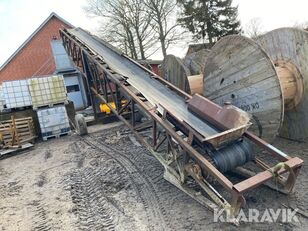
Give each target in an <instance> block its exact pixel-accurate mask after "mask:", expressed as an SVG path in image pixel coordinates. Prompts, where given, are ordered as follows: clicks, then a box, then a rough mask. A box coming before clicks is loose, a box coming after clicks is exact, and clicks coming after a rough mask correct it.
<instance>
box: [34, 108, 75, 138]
mask: <svg viewBox="0 0 308 231" xmlns="http://www.w3.org/2000/svg"><path fill="white" fill-rule="evenodd" d="M37 116H38V120H39V124H40V128H41V133H42V138H43V140H47V139H48V138H49V137H59V136H60V135H63V134H67V133H69V131H70V124H69V119H68V116H67V113H66V109H65V106H64V105H59V106H55V107H52V108H44V109H38V110H37Z"/></svg>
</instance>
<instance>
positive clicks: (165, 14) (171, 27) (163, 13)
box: [144, 0, 181, 57]
mask: <svg viewBox="0 0 308 231" xmlns="http://www.w3.org/2000/svg"><path fill="white" fill-rule="evenodd" d="M144 2H145V5H146V6H147V10H148V14H149V15H151V16H152V17H153V21H152V22H151V25H152V28H153V30H154V31H155V32H156V33H157V34H158V39H159V42H160V44H161V50H162V53H163V56H164V57H165V56H166V55H167V49H168V47H169V46H170V45H171V44H173V43H175V42H176V41H178V40H180V39H181V36H180V35H181V31H179V30H178V26H179V24H178V23H177V20H176V19H175V14H176V11H177V8H176V7H177V2H176V0H144Z"/></svg>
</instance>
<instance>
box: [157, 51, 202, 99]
mask: <svg viewBox="0 0 308 231" xmlns="http://www.w3.org/2000/svg"><path fill="white" fill-rule="evenodd" d="M207 53H208V50H200V51H197V52H194V53H191V54H189V55H187V56H186V57H185V58H184V60H183V61H182V60H181V59H180V58H178V57H176V56H174V55H167V56H166V57H165V59H164V61H163V63H162V71H161V73H162V77H163V78H164V79H166V80H167V81H169V82H170V83H172V84H173V85H175V86H177V87H178V88H180V89H181V90H183V91H185V92H187V93H188V94H191V95H193V94H195V93H199V94H202V93H203V75H202V70H203V64H204V62H205V58H206V55H205V54H207Z"/></svg>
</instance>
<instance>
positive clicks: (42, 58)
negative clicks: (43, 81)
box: [0, 13, 73, 83]
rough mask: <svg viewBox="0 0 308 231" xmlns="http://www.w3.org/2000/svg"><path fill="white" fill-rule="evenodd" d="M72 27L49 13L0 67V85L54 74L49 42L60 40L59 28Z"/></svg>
mask: <svg viewBox="0 0 308 231" xmlns="http://www.w3.org/2000/svg"><path fill="white" fill-rule="evenodd" d="M72 27H73V26H72V25H71V24H70V23H68V22H67V21H65V20H64V19H62V18H61V17H60V16H58V15H57V14H55V13H51V14H50V16H49V17H48V18H47V19H46V20H45V21H44V22H43V23H42V24H41V25H40V26H39V27H38V28H37V29H36V30H35V31H34V32H33V33H32V34H31V35H30V37H29V38H28V39H27V40H26V41H25V42H24V43H23V44H22V45H21V46H20V47H19V48H18V49H17V50H16V51H15V52H14V53H13V54H12V55H11V57H10V58H9V59H8V60H7V61H6V62H5V63H4V64H3V65H2V66H1V67H0V83H1V82H3V81H11V80H19V79H26V78H30V77H32V76H42V75H49V74H52V73H54V71H55V63H54V58H53V54H52V50H51V46H50V42H51V40H53V39H59V38H60V35H59V29H60V28H72Z"/></svg>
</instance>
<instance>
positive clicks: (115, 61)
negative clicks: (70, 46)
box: [68, 28, 219, 137]
mask: <svg viewBox="0 0 308 231" xmlns="http://www.w3.org/2000/svg"><path fill="white" fill-rule="evenodd" d="M68 31H69V32H70V33H71V34H73V35H74V36H76V37H77V38H78V39H79V40H80V41H82V42H83V43H84V44H86V45H87V46H88V47H89V48H90V49H91V50H92V51H94V52H95V53H96V54H98V55H100V56H101V57H102V58H103V59H104V62H105V63H106V64H108V66H109V67H110V68H111V69H112V70H114V71H116V72H117V73H119V74H121V75H123V76H125V77H127V82H128V83H129V84H130V85H132V86H133V87H134V88H136V89H137V90H138V91H139V92H141V93H142V94H143V96H144V97H145V98H146V99H147V100H148V101H149V102H150V103H151V104H153V106H154V105H156V106H158V110H159V111H160V110H161V109H160V108H159V105H161V106H162V107H163V108H166V109H167V110H168V111H169V112H171V113H172V114H173V115H174V116H175V117H176V118H177V119H178V120H179V121H182V122H183V121H185V122H186V123H187V124H189V125H190V126H191V127H192V128H193V129H195V130H196V131H197V132H199V133H200V134H201V135H202V136H204V137H208V136H212V135H215V134H217V133H219V131H218V130H217V129H215V128H214V127H212V126H211V125H209V124H207V123H205V122H204V121H202V120H200V119H199V118H198V117H196V116H195V115H194V114H192V113H191V112H189V111H188V108H187V104H186V102H185V99H184V98H182V97H181V96H179V95H177V94H176V93H175V92H173V91H172V90H170V89H169V88H167V87H166V86H165V85H164V84H162V83H160V82H159V81H157V80H155V79H154V78H152V77H151V76H150V73H148V72H146V71H145V70H143V69H142V68H141V67H139V66H138V65H137V64H135V63H134V62H132V61H131V60H130V59H129V58H127V57H125V56H124V55H121V54H119V53H118V52H117V51H115V50H113V49H111V47H110V45H107V44H105V43H104V42H103V41H102V40H100V39H99V38H96V37H95V36H93V35H91V34H89V33H88V32H86V31H84V30H82V29H80V28H76V29H70V30H68Z"/></svg>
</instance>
